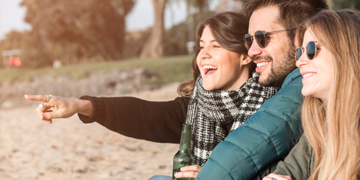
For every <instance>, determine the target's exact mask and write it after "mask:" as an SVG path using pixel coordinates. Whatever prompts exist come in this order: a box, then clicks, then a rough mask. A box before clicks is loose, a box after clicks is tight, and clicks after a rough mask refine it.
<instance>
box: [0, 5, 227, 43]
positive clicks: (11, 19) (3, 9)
mask: <svg viewBox="0 0 360 180" xmlns="http://www.w3.org/2000/svg"><path fill="white" fill-rule="evenodd" d="M21 1H22V0H0V39H3V38H4V36H5V34H6V33H8V32H10V31H12V30H17V31H23V30H30V29H31V26H30V25H29V24H27V23H25V22H24V16H25V12H26V8H24V7H20V3H21ZM219 1H220V0H213V3H212V5H211V7H213V6H215V4H216V3H218V2H219ZM153 8H154V7H153V4H152V0H137V2H136V4H135V6H134V8H133V9H132V11H131V12H130V14H129V15H128V16H127V17H126V28H127V30H129V31H132V30H141V29H145V28H148V27H150V26H152V25H153V24H154V9H153ZM185 17H186V4H185V3H184V2H182V1H179V2H178V3H171V4H169V3H168V5H167V7H166V10H165V18H164V20H165V28H169V27H171V26H172V25H174V24H178V23H179V22H181V21H183V20H184V19H185Z"/></svg>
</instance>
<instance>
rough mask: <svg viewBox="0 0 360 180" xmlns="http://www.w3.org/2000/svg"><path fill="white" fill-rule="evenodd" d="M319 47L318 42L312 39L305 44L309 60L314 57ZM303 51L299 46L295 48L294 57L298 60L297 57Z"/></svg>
mask: <svg viewBox="0 0 360 180" xmlns="http://www.w3.org/2000/svg"><path fill="white" fill-rule="evenodd" d="M318 49H319V47H318V43H316V42H314V41H310V42H309V43H308V44H307V45H306V55H307V57H308V58H309V60H312V59H314V57H315V56H316V53H317V51H318ZM303 53H304V48H303V47H299V48H297V49H296V53H295V59H296V60H299V58H300V57H301V55H302V54H303Z"/></svg>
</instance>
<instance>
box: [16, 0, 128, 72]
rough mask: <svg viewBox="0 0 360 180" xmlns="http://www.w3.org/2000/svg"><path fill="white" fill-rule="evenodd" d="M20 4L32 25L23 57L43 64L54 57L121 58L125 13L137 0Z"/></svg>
mask: <svg viewBox="0 0 360 180" xmlns="http://www.w3.org/2000/svg"><path fill="white" fill-rule="evenodd" d="M21 5H22V6H25V7H26V8H27V12H26V15H25V21H26V22H27V23H29V24H30V25H31V26H32V30H31V32H30V35H31V39H30V40H29V41H28V44H27V45H25V47H26V48H27V49H26V50H25V53H24V55H23V56H24V59H26V60H27V61H28V62H31V64H32V66H44V65H48V64H51V63H52V61H53V60H55V59H60V60H61V61H62V62H63V63H65V64H68V63H77V62H87V61H92V60H115V59H119V58H120V57H121V53H122V49H123V45H124V36H125V16H126V15H127V13H128V12H129V11H130V10H131V9H132V7H133V5H134V1H133V0H105V1H98V0H86V1H83V0H71V1H63V0H23V1H22V4H21ZM34 62H38V63H35V65H34ZM28 65H30V64H28Z"/></svg>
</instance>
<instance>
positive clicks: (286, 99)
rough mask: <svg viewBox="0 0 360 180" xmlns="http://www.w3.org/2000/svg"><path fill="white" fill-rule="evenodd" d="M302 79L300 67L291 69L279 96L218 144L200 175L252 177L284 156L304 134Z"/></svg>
mask: <svg viewBox="0 0 360 180" xmlns="http://www.w3.org/2000/svg"><path fill="white" fill-rule="evenodd" d="M301 79H302V77H301V75H300V72H299V70H298V69H296V70H294V71H293V72H292V73H290V74H289V75H288V77H287V78H286V79H285V81H284V83H283V85H282V87H281V89H280V90H279V91H278V93H277V94H276V95H275V96H273V97H272V98H270V99H268V100H267V101H265V103H264V104H263V105H262V106H261V107H260V108H259V110H258V111H257V112H256V113H255V114H253V115H252V116H251V117H250V118H249V119H248V120H246V121H245V123H244V124H243V125H242V126H241V127H239V128H238V129H236V130H234V131H233V132H231V133H230V134H229V135H228V136H227V137H226V138H225V140H224V141H223V142H221V143H219V144H218V145H217V146H216V147H215V149H214V151H213V152H212V154H211V156H210V158H209V160H208V161H207V162H206V163H205V165H204V167H203V168H202V169H201V171H200V173H199V174H198V176H197V178H196V179H197V180H211V179H214V180H215V179H216V180H225V179H229V180H234V179H236V180H248V179H251V178H252V177H254V176H255V175H256V174H257V173H258V172H259V171H260V170H261V169H262V168H264V167H266V166H267V165H269V164H270V163H272V162H273V161H276V160H278V159H280V158H284V157H285V156H286V155H287V154H288V153H289V151H290V150H291V148H292V147H293V146H294V145H295V144H296V142H297V140H298V139H299V138H300V136H301V134H302V129H301V122H300V114H299V112H300V108H301V102H302V100H303V96H302V95H301V88H302V83H301Z"/></svg>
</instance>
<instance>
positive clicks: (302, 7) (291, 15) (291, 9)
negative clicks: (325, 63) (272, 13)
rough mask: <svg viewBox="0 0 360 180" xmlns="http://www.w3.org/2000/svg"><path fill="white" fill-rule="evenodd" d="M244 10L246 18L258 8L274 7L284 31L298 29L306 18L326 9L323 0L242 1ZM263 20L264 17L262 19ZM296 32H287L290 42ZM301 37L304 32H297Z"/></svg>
mask: <svg viewBox="0 0 360 180" xmlns="http://www.w3.org/2000/svg"><path fill="white" fill-rule="evenodd" d="M243 5H244V10H245V12H246V14H247V15H248V16H251V14H252V13H253V12H254V11H255V10H257V9H260V8H264V7H268V6H276V7H278V8H279V10H280V17H279V19H278V22H279V24H281V25H283V26H284V27H285V29H292V28H298V27H299V25H300V24H301V23H302V22H303V21H304V20H305V19H307V18H309V17H311V16H313V15H315V14H316V13H318V12H320V11H321V10H324V9H328V8H329V7H328V5H327V4H326V2H325V0H243ZM264 18H265V17H264ZM295 32H296V31H288V36H289V38H290V40H291V42H292V43H293V42H294V39H295ZM299 33H301V34H299V36H303V35H304V33H305V32H299Z"/></svg>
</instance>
